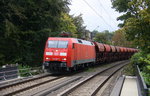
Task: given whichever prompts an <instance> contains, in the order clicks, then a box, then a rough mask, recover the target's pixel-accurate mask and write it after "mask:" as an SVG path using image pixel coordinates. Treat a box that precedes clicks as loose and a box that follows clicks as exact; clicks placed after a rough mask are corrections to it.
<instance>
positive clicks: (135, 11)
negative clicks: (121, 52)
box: [112, 0, 150, 53]
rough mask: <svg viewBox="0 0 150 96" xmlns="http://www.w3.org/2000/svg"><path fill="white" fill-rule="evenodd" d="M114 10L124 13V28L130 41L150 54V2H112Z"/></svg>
mask: <svg viewBox="0 0 150 96" xmlns="http://www.w3.org/2000/svg"><path fill="white" fill-rule="evenodd" d="M112 4H113V8H115V9H116V10H117V11H119V12H124V15H122V16H120V17H119V18H118V20H123V21H124V23H123V24H122V28H123V30H124V32H125V33H126V37H127V39H128V40H130V41H131V40H132V41H134V43H135V44H136V45H137V46H138V47H139V48H141V49H142V50H144V51H146V52H148V53H150V47H149V46H150V42H149V41H150V37H149V35H150V34H149V32H150V2H149V0H112Z"/></svg>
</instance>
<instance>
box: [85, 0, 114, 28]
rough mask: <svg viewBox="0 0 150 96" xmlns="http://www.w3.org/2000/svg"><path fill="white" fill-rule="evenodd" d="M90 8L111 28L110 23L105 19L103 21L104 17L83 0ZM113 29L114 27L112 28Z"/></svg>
mask: <svg viewBox="0 0 150 96" xmlns="http://www.w3.org/2000/svg"><path fill="white" fill-rule="evenodd" d="M83 1H84V2H85V3H86V4H87V5H88V6H89V7H90V8H91V9H92V10H93V12H94V13H95V14H96V15H97V16H98V17H100V18H101V19H102V20H103V21H104V22H105V23H106V25H108V26H109V27H110V28H111V29H113V28H112V27H111V25H109V24H108V23H107V22H106V21H105V19H104V18H103V17H102V16H101V15H100V14H99V13H98V12H97V11H96V10H95V9H94V8H93V7H92V6H91V5H90V4H89V3H88V2H87V1H86V0H83ZM113 30H114V29H113Z"/></svg>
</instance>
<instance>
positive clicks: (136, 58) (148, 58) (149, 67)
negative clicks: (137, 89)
mask: <svg viewBox="0 0 150 96" xmlns="http://www.w3.org/2000/svg"><path fill="white" fill-rule="evenodd" d="M131 62H132V63H133V64H137V65H139V68H140V71H141V74H142V76H143V77H144V80H145V82H146V84H147V85H148V86H150V54H146V53H144V52H139V53H136V54H134V55H133V56H132V58H131Z"/></svg>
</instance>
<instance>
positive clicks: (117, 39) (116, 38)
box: [112, 29, 135, 48]
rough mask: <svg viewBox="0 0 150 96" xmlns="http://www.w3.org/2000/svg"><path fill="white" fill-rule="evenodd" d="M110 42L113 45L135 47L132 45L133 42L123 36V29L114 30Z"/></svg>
mask: <svg viewBox="0 0 150 96" xmlns="http://www.w3.org/2000/svg"><path fill="white" fill-rule="evenodd" d="M112 44H113V45H115V46H123V47H131V48H132V47H135V46H134V45H133V42H131V41H128V40H127V39H126V37H125V33H124V31H123V29H119V30H117V31H115V32H114V35H113V37H112Z"/></svg>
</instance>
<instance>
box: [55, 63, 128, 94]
mask: <svg viewBox="0 0 150 96" xmlns="http://www.w3.org/2000/svg"><path fill="white" fill-rule="evenodd" d="M121 63H122V62H121ZM119 64H120V63H119ZM119 64H117V65H114V66H112V67H109V68H107V69H104V70H102V71H100V72H97V73H95V74H94V75H91V76H89V77H87V78H86V79H84V80H82V81H80V82H78V83H77V84H75V85H73V86H72V87H70V88H68V89H66V90H65V91H63V92H61V93H60V94H58V95H57V96H67V95H68V94H69V93H71V92H73V90H75V89H76V88H78V87H80V86H82V85H83V84H85V83H86V82H87V81H89V80H91V79H92V78H94V77H96V76H97V75H99V74H101V73H103V72H105V71H107V70H109V69H112V68H114V67H116V66H118V65H119ZM125 65H126V63H125ZM125 65H124V66H125ZM124 66H122V67H124ZM119 70H120V69H119ZM117 71H118V70H117ZM117 71H115V73H116V72H117ZM111 76H112V75H111ZM109 78H110V77H109ZM109 78H108V79H107V81H108V80H109ZM107 81H105V83H106V82H107ZM105 83H103V85H104V84H105ZM101 86H102V85H101ZM101 86H100V87H101ZM100 87H99V89H100ZM97 90H98V89H97ZM97 90H96V91H95V92H94V93H93V95H92V94H91V95H92V96H94V94H95V93H97Z"/></svg>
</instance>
